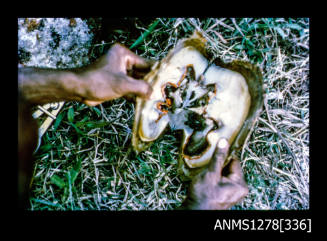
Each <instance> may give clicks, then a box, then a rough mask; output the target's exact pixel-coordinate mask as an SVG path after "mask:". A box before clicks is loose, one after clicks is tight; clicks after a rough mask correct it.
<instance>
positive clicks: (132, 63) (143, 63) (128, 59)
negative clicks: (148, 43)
mask: <svg viewBox="0 0 327 241" xmlns="http://www.w3.org/2000/svg"><path fill="white" fill-rule="evenodd" d="M110 51H112V52H115V53H116V54H118V55H119V56H124V57H125V64H126V69H127V70H130V69H132V68H133V67H134V68H138V69H149V68H150V67H151V66H152V64H153V62H152V61H149V60H146V59H144V58H142V57H140V56H138V55H136V54H135V53H133V52H132V51H130V50H129V49H128V48H126V47H124V46H123V45H121V44H119V43H116V44H114V45H113V46H112V48H111V50H110Z"/></svg>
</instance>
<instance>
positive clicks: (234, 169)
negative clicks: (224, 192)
mask: <svg viewBox="0 0 327 241" xmlns="http://www.w3.org/2000/svg"><path fill="white" fill-rule="evenodd" d="M225 168H228V171H229V174H228V175H227V178H228V179H229V180H231V181H233V182H236V183H243V182H244V178H243V172H242V167H241V163H240V161H239V160H238V159H232V160H231V162H230V163H229V164H228V166H226V167H225Z"/></svg>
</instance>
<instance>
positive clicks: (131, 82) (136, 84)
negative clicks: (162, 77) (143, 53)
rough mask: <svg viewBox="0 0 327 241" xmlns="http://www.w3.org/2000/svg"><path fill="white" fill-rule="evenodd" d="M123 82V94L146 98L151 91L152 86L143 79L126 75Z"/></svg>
mask: <svg viewBox="0 0 327 241" xmlns="http://www.w3.org/2000/svg"><path fill="white" fill-rule="evenodd" d="M126 80H127V81H125V82H124V86H123V88H124V92H125V93H124V95H127V94H136V95H137V96H139V97H141V98H144V99H148V98H149V97H150V95H151V93H152V87H151V86H150V85H149V84H148V83H147V82H145V81H144V80H137V79H133V78H131V77H128V76H126Z"/></svg>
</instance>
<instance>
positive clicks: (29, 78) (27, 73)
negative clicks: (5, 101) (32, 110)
mask: <svg viewBox="0 0 327 241" xmlns="http://www.w3.org/2000/svg"><path fill="white" fill-rule="evenodd" d="M82 75H83V73H82V72H77V71H73V70H58V69H43V68H32V67H23V68H19V69H18V88H19V90H20V92H21V93H22V94H23V96H24V97H25V99H26V100H27V101H29V102H30V103H32V104H45V103H51V102H58V101H74V100H75V101H83V100H84V99H85V97H86V94H87V93H86V92H87V91H86V88H85V81H83V78H82V77H81V76H82Z"/></svg>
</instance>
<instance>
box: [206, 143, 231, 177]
mask: <svg viewBox="0 0 327 241" xmlns="http://www.w3.org/2000/svg"><path fill="white" fill-rule="evenodd" d="M228 150H229V143H228V141H227V139H226V138H221V139H219V141H218V143H217V147H216V151H215V153H214V154H213V157H212V159H211V163H210V166H209V168H208V169H209V171H210V172H213V173H214V175H215V176H216V178H217V180H220V178H221V171H222V168H223V165H224V162H225V160H226V158H227V154H228Z"/></svg>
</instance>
